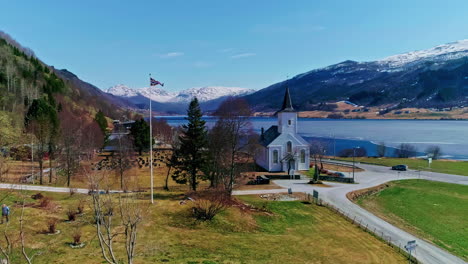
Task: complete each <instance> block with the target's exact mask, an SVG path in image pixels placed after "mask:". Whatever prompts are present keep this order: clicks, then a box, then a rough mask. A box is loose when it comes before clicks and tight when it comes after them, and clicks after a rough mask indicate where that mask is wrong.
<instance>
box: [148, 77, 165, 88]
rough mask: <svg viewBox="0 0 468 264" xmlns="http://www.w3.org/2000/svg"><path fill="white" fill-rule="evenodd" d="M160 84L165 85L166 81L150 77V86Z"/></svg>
mask: <svg viewBox="0 0 468 264" xmlns="http://www.w3.org/2000/svg"><path fill="white" fill-rule="evenodd" d="M158 84H159V85H161V86H163V87H164V83H162V82H160V81H156V80H155V79H153V78H151V77H150V86H156V85H158Z"/></svg>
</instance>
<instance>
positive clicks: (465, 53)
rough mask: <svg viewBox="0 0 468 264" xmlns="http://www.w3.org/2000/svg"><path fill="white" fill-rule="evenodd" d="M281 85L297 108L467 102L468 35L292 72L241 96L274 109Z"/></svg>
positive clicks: (257, 105) (263, 108) (260, 108)
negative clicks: (327, 104)
mask: <svg viewBox="0 0 468 264" xmlns="http://www.w3.org/2000/svg"><path fill="white" fill-rule="evenodd" d="M286 85H288V86H289V87H290V90H291V96H292V98H293V102H294V103H295V107H296V108H297V109H298V110H301V111H307V110H311V109H314V107H316V105H317V104H320V103H324V102H337V101H343V100H346V101H352V102H353V103H357V104H360V105H364V106H379V105H381V106H382V107H383V108H386V107H389V106H392V107H393V108H403V107H409V106H410V107H421V108H429V107H436V108H439V107H452V106H464V105H467V104H468V40H460V41H456V42H451V43H448V44H443V45H438V46H436V47H433V48H430V49H426V50H419V51H412V52H408V53H402V54H397V55H393V56H389V57H386V58H383V59H380V60H376V61H369V62H357V61H351V60H346V61H343V62H340V63H337V64H332V65H329V66H327V67H323V68H319V69H314V70H311V71H308V72H305V73H301V74H298V75H296V76H294V77H293V78H291V79H289V80H288V81H282V82H278V83H275V84H272V85H270V86H268V87H266V88H264V89H261V90H258V91H257V92H255V93H253V94H250V95H247V96H244V98H245V99H246V100H247V101H248V102H249V103H250V104H251V105H253V106H254V108H255V110H257V111H274V110H275V109H276V108H277V107H278V106H279V105H280V103H281V102H280V101H281V95H282V93H283V92H284V88H285V86H286Z"/></svg>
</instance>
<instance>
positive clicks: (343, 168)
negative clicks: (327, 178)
mask: <svg viewBox="0 0 468 264" xmlns="http://www.w3.org/2000/svg"><path fill="white" fill-rule="evenodd" d="M323 168H324V169H326V170H331V171H340V172H353V168H351V167H346V166H340V165H335V164H326V163H324V164H323ZM361 171H364V170H363V169H361V168H357V167H356V168H355V169H354V172H361Z"/></svg>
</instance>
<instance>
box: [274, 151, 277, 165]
mask: <svg viewBox="0 0 468 264" xmlns="http://www.w3.org/2000/svg"><path fill="white" fill-rule="evenodd" d="M273 163H274V164H278V151H277V150H273Z"/></svg>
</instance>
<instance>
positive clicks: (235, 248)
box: [0, 190, 405, 264]
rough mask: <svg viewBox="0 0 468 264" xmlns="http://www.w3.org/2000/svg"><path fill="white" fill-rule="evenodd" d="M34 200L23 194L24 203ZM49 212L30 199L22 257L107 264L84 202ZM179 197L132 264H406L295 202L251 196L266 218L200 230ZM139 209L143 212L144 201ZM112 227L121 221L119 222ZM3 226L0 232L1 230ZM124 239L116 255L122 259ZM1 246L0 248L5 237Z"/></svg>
mask: <svg viewBox="0 0 468 264" xmlns="http://www.w3.org/2000/svg"><path fill="white" fill-rule="evenodd" d="M6 194H7V193H6V191H5V190H2V191H1V193H0V196H1V197H0V198H1V199H2V201H1V202H3V203H7V204H9V205H11V206H10V207H11V210H12V216H11V220H10V224H9V225H8V233H9V234H10V235H11V236H12V237H13V238H14V248H13V256H12V261H13V263H23V262H24V261H23V260H22V259H21V256H20V252H19V250H20V248H19V241H18V218H19V214H20V207H18V206H15V205H14V204H15V201H19V200H21V198H20V196H19V193H10V194H9V195H8V196H7V195H6ZM31 194H32V193H31V192H29V193H27V195H28V197H29V195H31ZM44 194H45V195H46V196H49V197H51V198H53V205H54V206H52V207H50V208H49V209H44V208H40V207H39V206H38V203H39V202H38V201H35V200H32V199H30V198H28V199H27V203H28V207H27V208H26V209H25V227H26V246H27V252H28V253H30V254H32V253H34V254H36V255H35V256H34V263H83V264H84V263H104V262H103V261H102V257H101V254H100V251H99V249H98V241H97V238H96V236H95V234H94V226H93V225H92V224H91V223H92V211H91V207H90V206H89V199H90V197H89V196H80V195H77V194H75V195H73V196H69V195H67V194H49V193H44ZM182 196H183V195H182V194H181V193H174V192H166V193H157V194H156V196H155V199H156V204H155V205H153V206H151V207H149V208H148V210H145V211H146V215H145V216H144V217H145V218H144V219H145V220H144V222H143V223H142V224H141V226H140V229H139V230H140V231H139V237H138V246H137V252H138V256H137V258H136V261H135V263H137V264H138V263H162V262H165V263H192V264H195V263H200V264H210V263H211V264H213V263H405V259H404V257H403V256H402V255H400V254H398V253H397V252H396V251H395V250H394V249H393V248H391V247H389V246H388V245H386V244H385V243H383V242H381V241H380V240H378V239H376V238H375V237H373V236H372V235H370V234H368V233H366V232H364V231H362V230H361V229H359V228H357V227H356V226H354V225H352V224H350V223H349V222H348V221H346V220H344V219H343V218H341V217H340V216H339V215H337V214H335V213H334V212H332V211H330V210H329V209H327V208H325V207H319V206H316V205H311V204H303V203H301V202H299V201H293V202H276V201H266V200H261V199H260V198H258V197H256V196H244V197H241V198H240V199H241V200H242V201H244V202H245V203H248V204H250V205H254V206H256V207H258V208H266V211H267V212H261V211H256V212H254V211H247V212H246V211H242V210H240V209H239V208H237V207H231V208H229V209H228V210H226V211H224V212H223V213H221V214H220V215H218V216H217V217H216V218H215V219H214V220H213V221H212V222H198V221H195V220H194V219H193V218H192V217H191V215H190V211H191V210H190V208H191V206H190V204H187V205H180V204H179V200H180V199H181V198H182ZM81 199H86V202H87V203H88V205H87V206H85V214H84V215H82V216H79V217H78V219H77V220H76V221H75V222H66V221H65V220H66V211H67V210H68V208H75V207H76V205H77V203H78V201H79V200H81ZM139 202H141V203H144V204H147V203H148V197H144V199H142V200H140V201H139ZM52 217H53V218H57V219H59V220H60V222H59V223H58V226H57V229H59V230H61V233H60V234H58V235H47V234H44V232H43V231H44V230H45V229H46V228H47V226H46V222H47V220H48V219H49V218H52ZM116 221H118V220H117V219H116ZM5 227H7V225H6V224H3V225H0V229H2V230H1V231H2V232H3V228H5ZM76 230H81V232H82V241H83V242H85V243H86V246H85V247H84V248H81V249H72V248H70V247H69V246H68V243H70V242H72V233H73V232H75V231H76ZM122 238H123V237H122V236H119V237H118V239H117V242H116V243H115V247H116V254H117V255H118V256H120V258H122V259H123V258H124V256H125V255H124V248H123V243H122V242H123V241H122ZM0 244H1V245H4V240H3V234H2V238H0Z"/></svg>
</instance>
